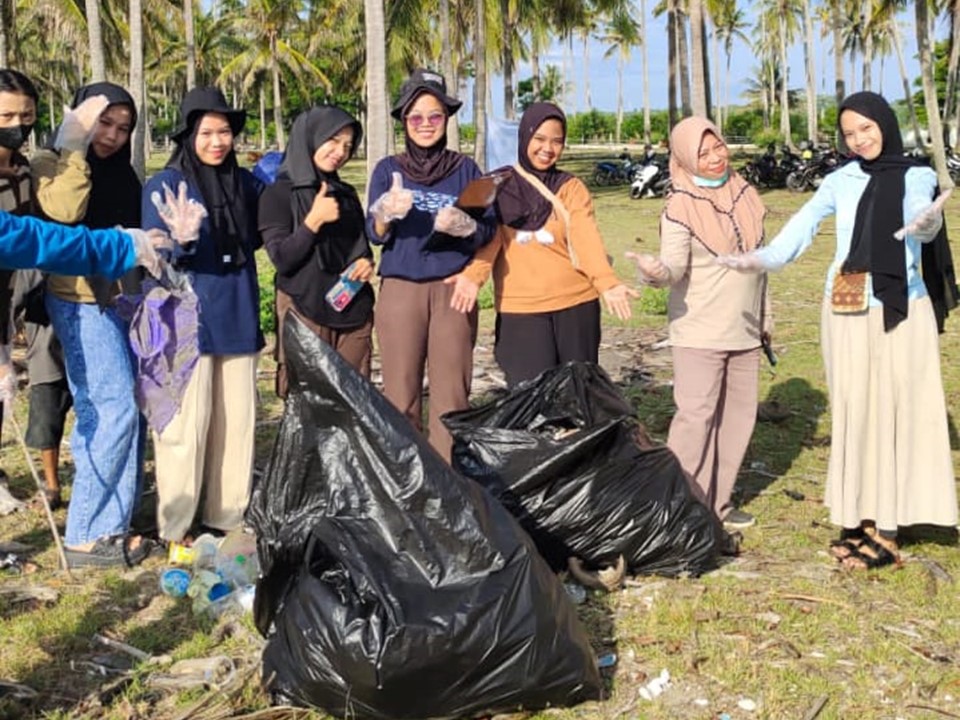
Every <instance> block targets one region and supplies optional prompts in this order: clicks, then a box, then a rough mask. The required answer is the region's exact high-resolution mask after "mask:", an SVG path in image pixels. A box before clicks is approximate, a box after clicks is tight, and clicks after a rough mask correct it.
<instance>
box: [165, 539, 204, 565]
mask: <svg viewBox="0 0 960 720" xmlns="http://www.w3.org/2000/svg"><path fill="white" fill-rule="evenodd" d="M196 557H197V553H196V552H195V551H194V549H193V548H192V547H190V546H187V545H184V544H183V543H177V542H172V543H170V545H169V546H168V548H167V562H169V563H170V564H171V565H193V561H194V560H195V559H196Z"/></svg>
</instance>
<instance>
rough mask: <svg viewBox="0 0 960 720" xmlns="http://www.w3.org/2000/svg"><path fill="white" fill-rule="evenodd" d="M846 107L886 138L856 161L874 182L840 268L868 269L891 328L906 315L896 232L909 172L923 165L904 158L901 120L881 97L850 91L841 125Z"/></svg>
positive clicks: (903, 265) (865, 193)
mask: <svg viewBox="0 0 960 720" xmlns="http://www.w3.org/2000/svg"><path fill="white" fill-rule="evenodd" d="M844 110H852V111H853V112H856V113H859V114H860V115H863V116H864V117H867V118H870V119H871V120H873V121H874V122H875V123H877V125H878V126H879V127H880V132H881V134H882V136H883V149H882V150H881V151H880V155H878V156H877V157H876V158H874V159H873V160H863V159H860V160H858V162H859V163H860V168H861V169H862V170H863V171H864V172H865V173H867V175H868V176H869V177H870V180H869V181H868V182H867V187H866V188H864V191H863V195H862V196H861V197H860V203H859V204H858V205H857V214H856V219H855V220H854V224H853V235H852V237H851V239H850V253H849V255H847V259H846V260H844V262H843V266H842V268H841V272H843V273H850V272H861V271H864V270H868V271H869V272H870V274H871V277H872V280H873V294H874V296H876V298H877V299H878V300H880V302H882V303H883V327H884V330H886V331H887V332H889V331H890V330H893V328H895V327H896V326H897V325H899V324H900V323H901V322H902V321H903V320H904V319H906V317H907V262H906V251H905V249H904V244H903V242H901V241H899V240H897V239H896V238H894V237H893V234H894V232H896V231H897V230H899V229H900V228H902V227H903V224H904V223H903V195H904V191H905V189H906V185H905V177H906V173H907V170H909V169H910V168H911V167H914V166H916V165H918V164H919V163H917V162H916V161H914V160H911V159H910V158H907V157H904V155H903V140H902V139H901V137H900V124H899V123H898V122H897V116H896V115H895V114H894V112H893V109H892V108H891V107H890V105H889V104H888V103H887V101H886V100H884V99H883V97H881V96H880V95H877V94H876V93H872V92H858V93H854V94H853V95H849V96H848V97H847V98H846V99H845V100H844V101H843V102H842V103H841V104H840V112H839V113H838V114H837V124H838V125H839V123H840V118H841V117H842V115H843V111H844ZM841 134H842V128H841Z"/></svg>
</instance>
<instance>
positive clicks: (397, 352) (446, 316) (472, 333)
mask: <svg viewBox="0 0 960 720" xmlns="http://www.w3.org/2000/svg"><path fill="white" fill-rule="evenodd" d="M452 295H453V286H452V285H444V284H443V281H442V280H434V281H431V282H422V283H420V282H411V281H409V280H401V279H399V278H384V280H383V282H382V283H381V285H380V296H379V298H378V299H377V311H376V313H375V316H376V319H375V325H376V329H377V339H378V340H379V342H380V364H381V366H382V371H383V394H384V395H386V397H387V399H388V400H389V401H390V402H391V403H393V405H394V406H395V407H396V408H397V409H398V410H400V412H402V413H403V414H404V415H406V416H407V418H408V419H409V420H410V422H412V423H413V425H414V427H416V428H417V429H418V430H421V429H422V425H423V422H422V419H421V418H422V394H423V374H424V365H426V366H427V368H428V370H429V377H430V419H429V423H428V427H429V439H430V444H431V445H432V446H433V447H434V449H435V450H436V451H437V452H438V453H440V455H442V456H443V458H444V459H445V460H447V462H449V461H450V450H451V448H452V447H453V439H452V438H451V437H450V433H448V432H447V429H446V428H445V427H444V426H443V423H441V422H440V416H441V415H443V414H444V413H447V412H451V411H453V410H464V409H466V408H467V407H469V398H470V380H471V377H472V375H473V346H474V344H475V343H476V341H477V309H476V308H474V309H473V312H470V313H467V314H463V313H460V312H457V311H456V310H454V309H453V308H451V307H450V298H451V296H452Z"/></svg>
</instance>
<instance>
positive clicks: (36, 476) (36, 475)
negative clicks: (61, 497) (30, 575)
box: [10, 412, 73, 580]
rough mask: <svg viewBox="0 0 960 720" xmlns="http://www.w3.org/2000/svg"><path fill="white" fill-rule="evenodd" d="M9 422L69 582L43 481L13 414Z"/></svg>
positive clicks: (64, 554)
mask: <svg viewBox="0 0 960 720" xmlns="http://www.w3.org/2000/svg"><path fill="white" fill-rule="evenodd" d="M10 422H11V423H13V430H14V434H15V435H16V436H17V440H18V441H19V443H20V447H21V448H23V455H24V457H26V458H27V465H28V466H29V467H30V474H31V475H33V479H34V480H35V481H36V483H37V490H38V491H39V493H40V501H41V502H42V503H43V509H44V511H45V512H46V514H47V522H48V523H50V532H52V533H53V542H54V544H55V545H56V546H57V555H58V557H59V558H60V568H61V569H62V570H63V571H64V572H65V573H66V574H67V577H68V578H70V579H71V580H72V579H73V575H71V574H70V563H68V562H67V554H66V553H65V552H64V551H63V543H62V542H61V541H60V531H59V530H57V521H56V520H54V518H53V510H51V509H50V503H49V502H47V494H46V492H44V487H43V481H42V480H41V479H40V473H38V472H37V466H36V465H34V464H33V456H32V455H31V454H30V448H28V447H27V441H26V440H24V438H23V431H22V430H21V429H20V423H18V422H17V417H16V415H14V413H13V412H11V413H10Z"/></svg>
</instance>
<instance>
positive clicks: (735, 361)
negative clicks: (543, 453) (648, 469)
mask: <svg viewBox="0 0 960 720" xmlns="http://www.w3.org/2000/svg"><path fill="white" fill-rule="evenodd" d="M670 150H671V153H672V155H671V158H670V175H671V178H672V181H673V194H672V195H671V196H670V197H669V198H668V200H667V203H666V206H665V207H664V209H663V215H662V216H661V218H660V256H659V257H654V256H652V255H639V256H636V255H635V256H633V257H634V260H635V261H636V262H637V265H638V267H639V269H640V275H641V278H642V279H643V280H645V281H647V282H649V283H650V284H652V285H655V286H659V287H665V286H669V287H670V300H669V305H668V316H669V321H670V344H671V346H672V348H673V371H674V383H673V395H674V401H675V402H676V405H677V412H676V415H674V417H673V422H672V423H671V424H670V434H669V437H668V439H667V445H668V446H669V447H670V449H671V450H673V452H674V453H675V454H676V455H677V457H678V458H679V460H680V463H681V465H682V466H683V469H684V471H685V472H686V473H687V474H688V475H689V477H690V480H691V485H692V486H693V489H694V492H695V493H698V494H699V495H700V496H701V498H702V499H703V500H704V502H705V503H706V504H707V506H708V507H711V508H713V511H714V512H715V513H716V515H717V517H718V518H720V519H722V520H723V522H724V525H725V526H726V527H728V528H741V527H748V526H749V525H752V524H753V523H754V519H753V517H752V516H751V515H750V514H748V513H746V512H744V511H742V510H739V509H737V508H734V507H733V506H732V505H731V502H730V498H731V495H732V494H733V486H734V484H735V482H736V479H737V472H738V471H739V469H740V463H741V462H742V461H743V456H744V454H745V453H746V451H747V445H748V444H749V442H750V436H751V435H752V433H753V426H754V422H755V421H756V413H757V391H758V390H757V386H758V381H757V371H758V368H759V363H760V346H761V334H762V333H763V331H764V319H765V317H764V316H765V313H764V310H765V307H764V306H765V302H764V296H765V288H766V280H765V277H766V276H764V275H743V274H740V273H737V272H731V271H730V270H729V269H727V268H725V267H723V266H721V265H718V264H717V262H716V259H715V258H716V257H717V256H718V255H729V254H738V253H746V252H750V251H751V250H753V249H754V248H756V247H758V246H759V245H761V244H762V243H763V218H764V214H765V210H764V207H763V203H762V202H761V200H760V196H759V195H757V192H756V190H754V189H753V188H752V187H751V186H750V185H749V184H748V183H747V182H746V181H745V180H743V179H742V178H741V177H740V176H739V175H737V173H736V172H734V171H733V170H732V169H731V168H730V162H729V152H728V150H727V145H726V143H725V142H724V140H723V138H722V137H721V135H720V131H719V130H717V128H716V126H715V125H714V124H713V123H711V122H710V121H709V120H706V119H704V118H700V117H690V118H686V119H685V120H683V121H681V122H680V123H678V124H677V126H676V127H675V128H674V129H673V132H672V133H671V134H670ZM767 310H768V312H767V313H766V314H767V315H768V314H769V309H767Z"/></svg>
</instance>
